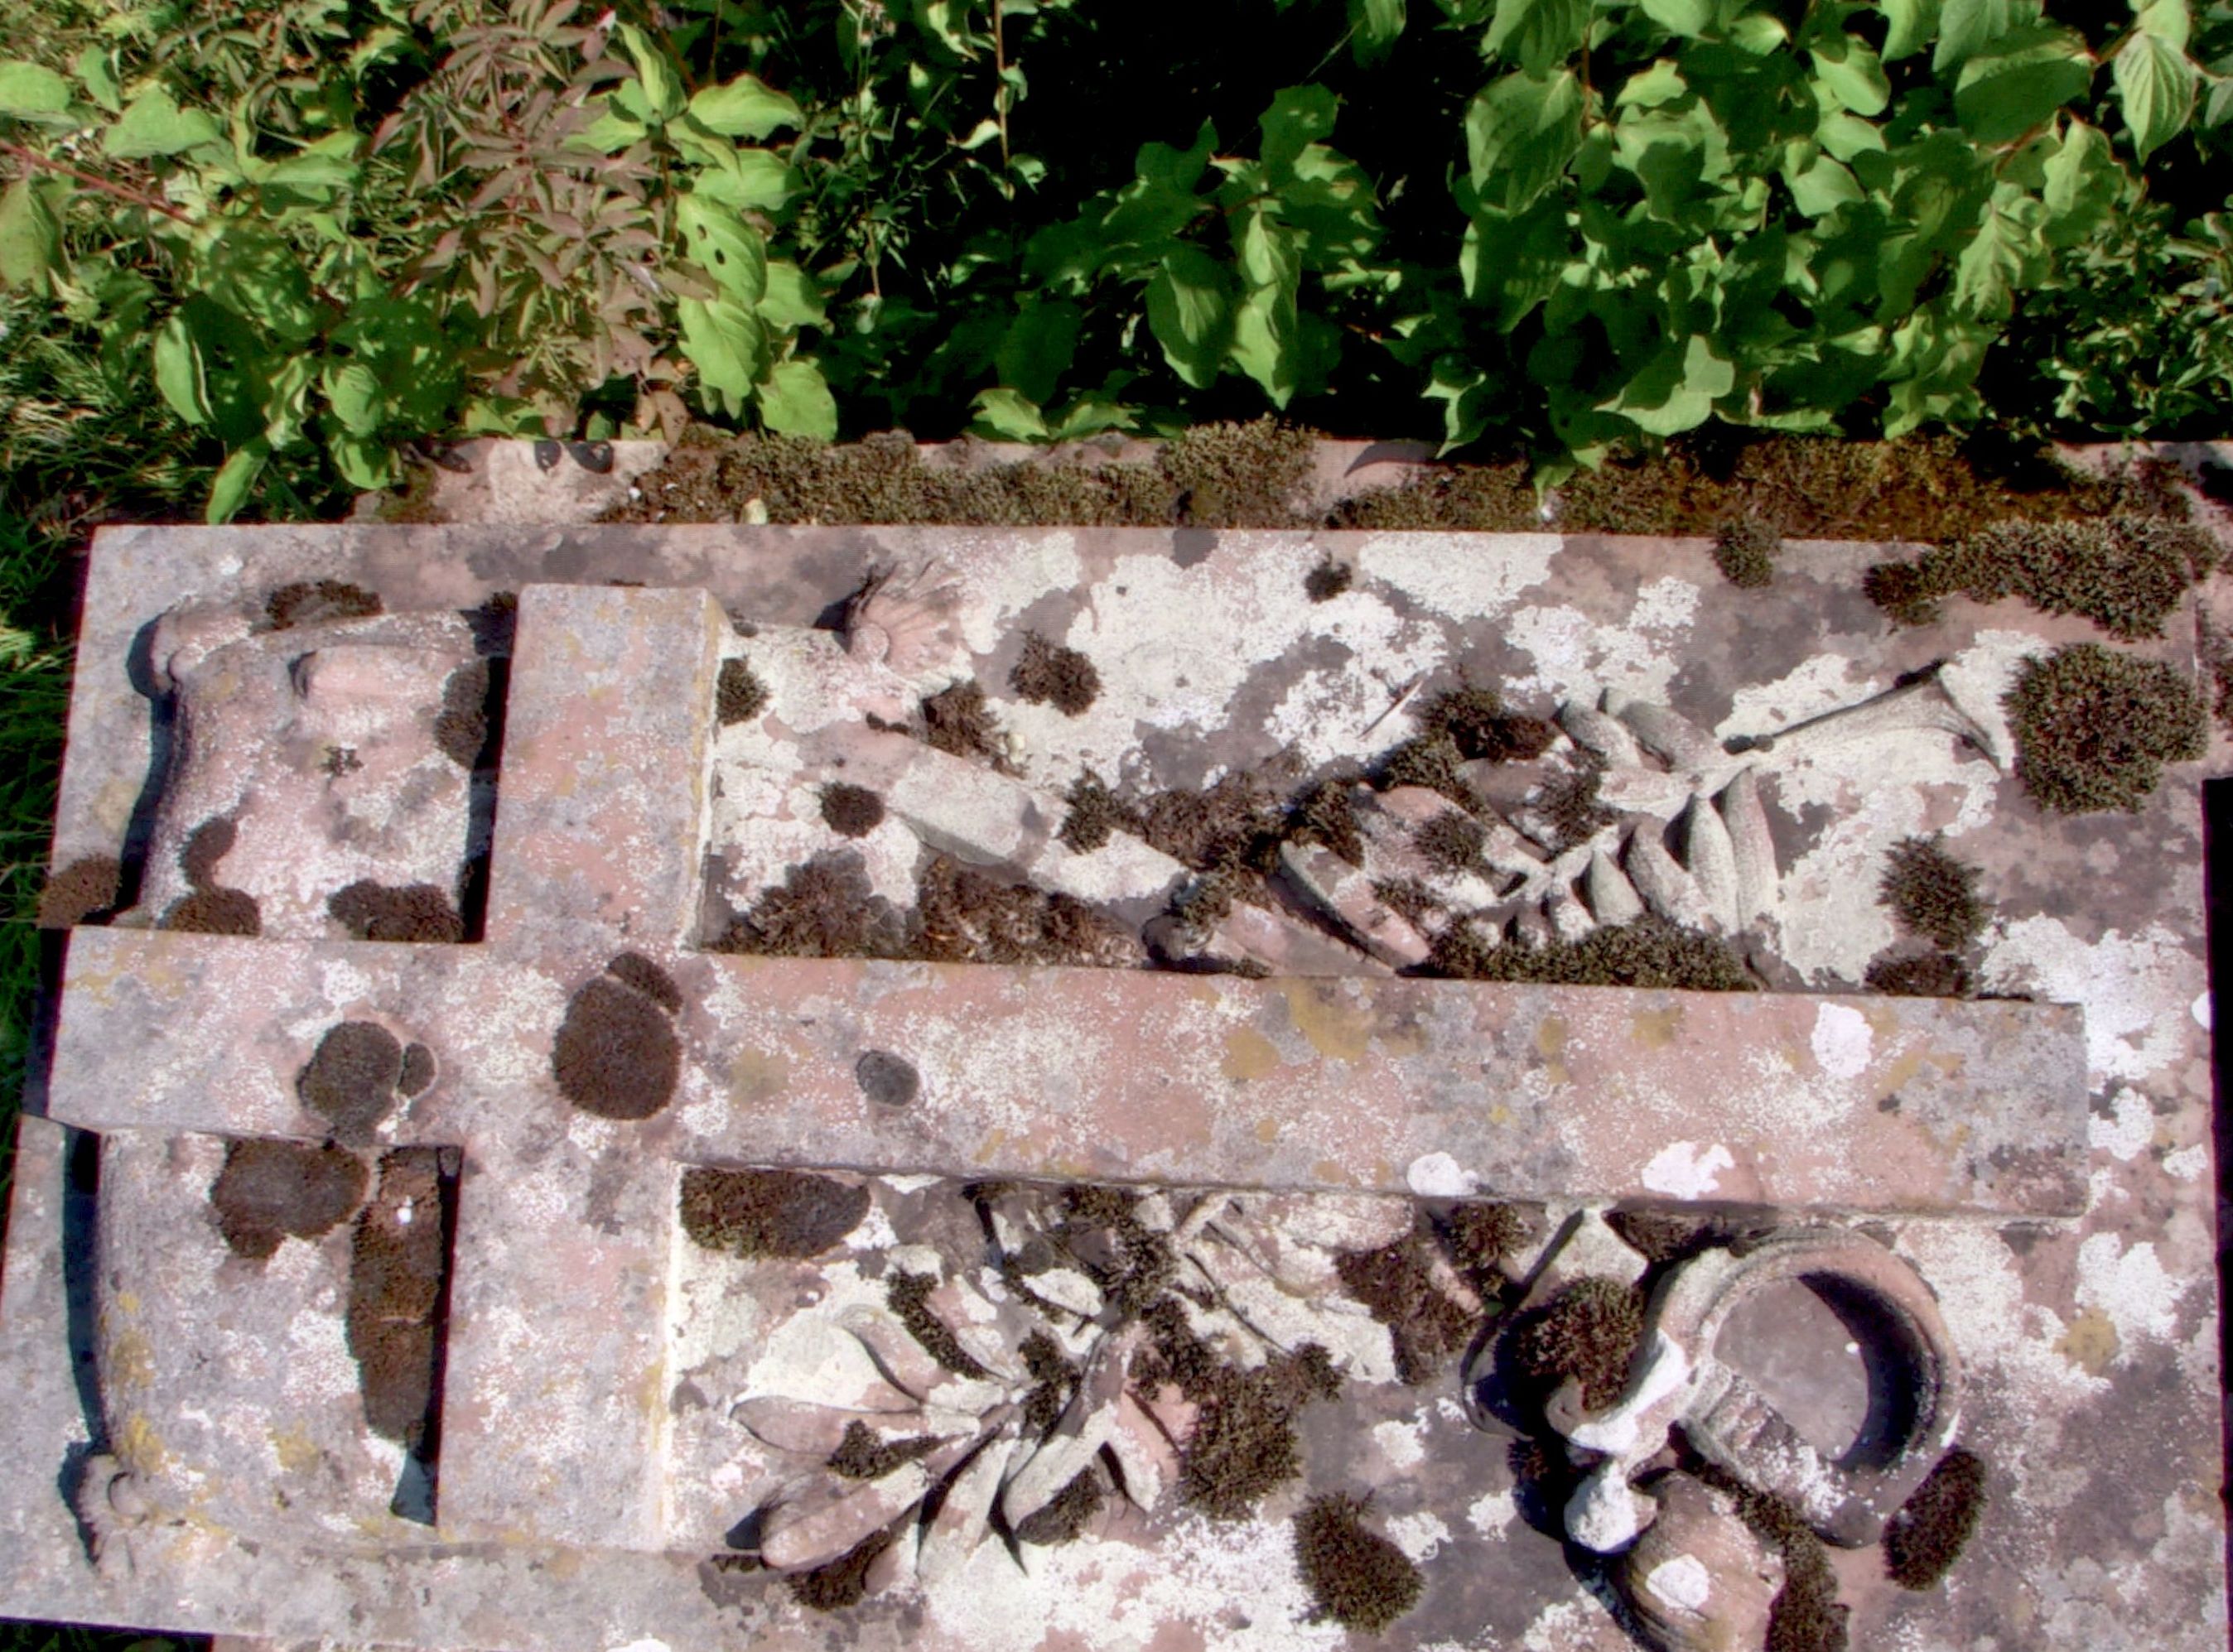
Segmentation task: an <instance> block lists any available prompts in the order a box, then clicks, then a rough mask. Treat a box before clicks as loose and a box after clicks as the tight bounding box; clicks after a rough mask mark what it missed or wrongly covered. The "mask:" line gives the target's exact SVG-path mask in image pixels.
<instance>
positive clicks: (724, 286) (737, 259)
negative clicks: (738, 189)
mask: <svg viewBox="0 0 2233 1652" xmlns="http://www.w3.org/2000/svg"><path fill="white" fill-rule="evenodd" d="M674 226H675V228H676V230H677V231H680V234H681V237H682V245H683V247H684V249H685V250H687V253H688V254H689V257H690V262H691V263H694V264H696V265H697V266H698V268H700V270H704V271H705V272H706V274H707V275H708V276H712V277H713V284H714V285H715V286H717V287H719V289H721V290H722V291H723V292H725V293H726V294H728V296H730V297H732V298H733V299H735V300H736V301H737V302H739V304H744V305H752V304H757V303H758V302H760V300H761V298H762V297H764V296H765V295H766V293H767V243H766V242H765V241H764V240H762V239H761V238H760V232H759V231H758V230H755V229H754V228H752V225H751V224H747V223H745V221H744V219H742V218H739V217H738V216H737V215H736V213H735V212H734V211H732V210H731V209H730V208H728V207H726V206H725V205H722V204H721V203H720V202H719V201H709V200H706V199H705V198H703V197H701V196H700V195H697V194H695V193H692V194H688V195H685V196H684V197H683V198H682V201H681V204H680V205H679V206H677V207H676V208H675V211H674Z"/></svg>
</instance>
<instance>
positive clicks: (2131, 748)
mask: <svg viewBox="0 0 2233 1652" xmlns="http://www.w3.org/2000/svg"><path fill="white" fill-rule="evenodd" d="M2005 704H2006V705H2007V707H2008V720H2009V722H2010V723H2011V724H2012V725H2014V727H2015V736H2016V777H2017V778H2018V779H2020V780H2021V781H2022V782H2023V785H2024V790H2026V791H2028V792H2029V793H2030V794H2031V797H2032V800H2033V801H2034V802H2035V803H2038V804H2039V805H2040V807H2041V808H2042V809H2045V810H2049V811H2050V812H2052V813H2054V814H2060V815H2072V814H2080V813H2082V812H2085V811H2087V810H2095V809H2121V810H2137V809H2138V808H2139V806H2140V804H2141V803H2142V802H2143V801H2144V800H2145V798H2146V797H2148V795H2149V794H2150V793H2152V791H2154V790H2155V789H2156V787H2157V785H2158V784H2159V783H2160V782H2161V780H2162V778H2163V765H2164V764H2166V763H2187V762H2193V761H2196V760H2197V759H2199V758H2201V757H2202V756H2203V754H2204V751H2205V750H2206V748H2207V745H2208V728H2209V725H2208V723H2207V721H2206V719H2205V718H2204V712H2203V709H2202V699H2201V697H2200V696H2199V695H2197V693H2195V691H2194V688H2193V686H2192V685H2191V684H2190V683H2189V682H2188V681H2187V680H2186V679H2185V678H2184V676H2182V675H2180V674H2179V673H2178V671H2177V670H2175V669H2174V668H2172V667H2170V666H2167V665H2163V664H2160V663H2158V662H2157V661H2155V660H2136V659H2133V658H2132V656H2131V655H2129V654H2116V653H2113V652H2112V651H2111V650H2109V649H2107V648H2105V647H2102V646H2101V645H2100V644H2099V643H2097V642H2080V643H2073V644H2072V645H2070V646H2069V647H2063V648H2058V649H2057V650H2056V651H2055V652H2054V654H2051V655H2050V656H2048V657H2047V659H2045V660H2038V659H2033V660H2026V661H2025V662H2024V666H2023V668H2022V670H2021V673H2019V674H2018V676H2017V678H2016V682H2015V687H2013V688H2011V689H2010V690H2009V691H2008V698H2007V699H2006V702H2005Z"/></svg>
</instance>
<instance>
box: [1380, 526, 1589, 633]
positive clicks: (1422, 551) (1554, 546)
mask: <svg viewBox="0 0 2233 1652" xmlns="http://www.w3.org/2000/svg"><path fill="white" fill-rule="evenodd" d="M1561 543H1563V541H1561V539H1560V538H1559V536H1558V535H1557V534H1547V533H1543V534H1498V535H1496V536H1495V537H1493V538H1475V537H1471V536H1468V537H1463V538H1461V537H1457V536H1455V535H1451V534H1437V533H1400V534H1376V535H1374V536H1373V537H1371V538H1370V539H1367V540H1366V541H1365V542H1364V544H1363V545H1361V546H1360V547H1359V548H1358V550H1357V572H1358V573H1359V574H1360V575H1361V576H1364V578H1365V579H1368V580H1377V581H1380V582H1383V583H1384V584H1387V585H1390V586H1392V587H1394V588H1395V589H1397V590H1399V591H1401V592H1403V595H1406V596H1408V597H1409V598H1410V599H1411V600H1412V601H1413V602H1416V603H1417V604H1418V605H1419V606H1420V607H1421V608H1425V609H1427V610H1428V611H1429V612H1430V613H1434V614H1439V615H1442V616H1443V617H1445V618H1447V619H1452V620H1466V621H1473V620H1478V619H1481V618H1484V617H1488V618H1493V617H1494V616H1496V615H1501V614H1503V613H1505V612H1506V611H1507V610H1508V609H1509V608H1511V607H1512V605H1513V604H1514V602H1517V601H1518V600H1519V598H1520V594H1521V593H1522V592H1523V591H1528V590H1532V589H1534V588H1535V587H1536V586H1538V585H1540V584H1542V583H1544V582H1546V580H1548V579H1549V578H1550V577H1551V562H1552V559H1553V557H1555V556H1557V555H1558V554H1559V546H1560V544H1561Z"/></svg>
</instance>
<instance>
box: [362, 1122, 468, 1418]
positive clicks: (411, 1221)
mask: <svg viewBox="0 0 2233 1652" xmlns="http://www.w3.org/2000/svg"><path fill="white" fill-rule="evenodd" d="M439 1155H440V1149H439V1148H396V1149H394V1151H393V1152H390V1153H387V1154H383V1155H382V1156H381V1161H380V1184H379V1188H378V1191H377V1192H376V1193H374V1195H373V1199H372V1201H371V1202H370V1203H369V1204H368V1205H367V1206H365V1207H364V1211H363V1213H362V1214H361V1215H360V1216H359V1217H358V1218H357V1221H356V1230H355V1233H354V1234H353V1235H352V1236H351V1239H350V1246H349V1297H348V1320H347V1328H348V1349H349V1352H350V1353H351V1354H352V1355H354V1356H355V1359H356V1363H357V1387H358V1389H359V1390H360V1392H361V1394H362V1395H363V1396H364V1411H365V1421H366V1423H367V1425H368V1426H369V1427H370V1428H371V1429H372V1431H373V1432H374V1434H381V1435H383V1436H385V1437H386V1438H387V1439H389V1440H394V1441H400V1442H401V1443H402V1444H403V1446H404V1447H405V1448H406V1449H407V1450H409V1451H413V1452H418V1451H421V1450H423V1448H424V1447H425V1446H426V1441H427V1437H428V1435H429V1434H431V1433H432V1432H433V1428H434V1424H435V1416H434V1411H435V1406H434V1398H435V1384H436V1379H437V1376H438V1375H439V1360H440V1347H439V1330H440V1327H439V1324H437V1321H438V1319H439V1313H440V1308H441V1301H442V1281H443V1278H444V1275H445V1274H446V1272H448V1267H449V1247H448V1243H447V1239H446V1234H447V1232H448V1228H449V1220H448V1217H449V1201H450V1198H451V1187H452V1184H451V1183H450V1181H449V1180H448V1179H447V1178H446V1177H444V1176H443V1175H442V1174H441V1170H440V1162H439Z"/></svg>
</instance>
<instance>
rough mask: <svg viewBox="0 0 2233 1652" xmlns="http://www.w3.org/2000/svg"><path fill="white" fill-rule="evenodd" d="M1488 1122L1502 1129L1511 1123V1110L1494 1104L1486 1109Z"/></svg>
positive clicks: (1500, 1104)
mask: <svg viewBox="0 0 2233 1652" xmlns="http://www.w3.org/2000/svg"><path fill="white" fill-rule="evenodd" d="M1553 1082H1556V1081H1553ZM1488 1122H1490V1123H1491V1124H1494V1125H1495V1126H1497V1127H1498V1128H1503V1127H1504V1126H1505V1125H1507V1124H1509V1123H1511V1122H1512V1109H1510V1108H1508V1107H1507V1106H1506V1105H1505V1104H1504V1103H1503V1102H1496V1103H1494V1105H1493V1106H1491V1107H1490V1108H1489V1109H1488Z"/></svg>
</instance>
